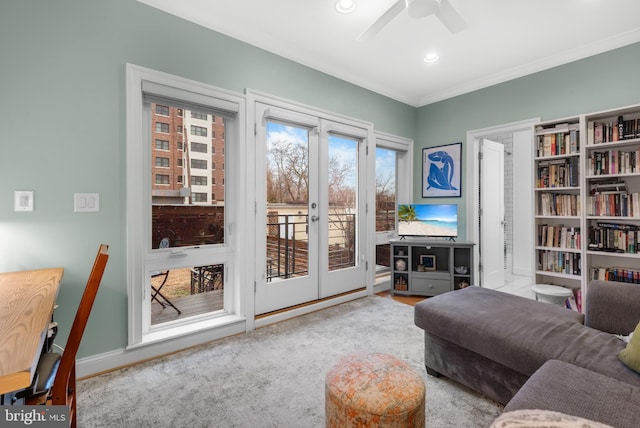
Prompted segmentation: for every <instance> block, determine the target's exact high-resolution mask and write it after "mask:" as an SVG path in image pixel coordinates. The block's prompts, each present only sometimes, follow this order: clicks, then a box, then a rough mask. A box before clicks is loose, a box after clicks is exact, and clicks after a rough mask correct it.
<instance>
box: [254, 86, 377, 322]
mask: <svg viewBox="0 0 640 428" xmlns="http://www.w3.org/2000/svg"><path fill="white" fill-rule="evenodd" d="M246 94H247V133H248V139H249V140H251V136H253V141H250V142H249V146H252V144H253V147H256V145H257V144H258V141H257V136H256V134H257V126H258V123H256V121H255V119H256V104H258V103H262V104H268V105H270V106H273V107H274V108H276V109H283V110H289V111H292V112H298V113H300V114H303V115H313V116H316V117H317V118H318V120H329V121H332V122H335V123H338V124H343V125H344V126H353V127H355V128H361V129H363V130H365V133H366V139H365V144H366V147H365V148H364V149H365V150H366V151H367V154H368V155H367V156H366V162H365V168H366V171H365V174H366V181H367V182H371V179H372V177H374V170H375V155H374V154H373V150H372V149H373V147H375V137H374V130H373V123H371V122H366V121H363V120H360V119H354V118H352V117H347V116H341V115H338V114H335V113H331V112H328V111H326V110H321V109H318V108H316V107H313V106H309V105H305V104H302V103H298V102H294V101H291V100H287V99H284V98H280V97H276V96H273V95H270V94H266V93H262V92H259V91H255V90H251V89H247V90H246ZM319 131H321V130H319ZM249 158H250V162H248V164H251V163H252V164H251V166H250V167H249V169H248V171H247V174H246V179H247V181H249V182H254V183H256V182H257V181H256V180H257V179H258V177H259V176H261V175H260V174H261V172H260V171H259V170H261V166H260V165H258V164H257V163H256V161H257V159H258V156H257V155H256V153H255V150H253V151H251V153H250V156H249V157H248V159H249ZM370 187H371V186H366V189H365V192H364V194H363V195H362V197H363V198H364V201H363V203H364V206H365V211H366V215H365V219H364V225H365V226H364V230H361V231H360V233H361V235H362V236H361V237H359V238H358V240H359V242H360V243H361V253H360V257H361V259H360V263H362V264H364V266H366V267H367V268H366V270H365V272H364V281H363V284H362V287H363V288H362V289H357V290H355V291H351V292H348V293H343V294H339V295H335V296H330V297H327V298H324V299H320V300H316V301H311V302H308V303H306V304H301V305H298V306H294V307H291V308H287V309H286V310H278V311H275V312H271V313H267V314H264V315H261V316H257V315H256V311H255V308H256V290H257V287H258V285H259V284H261V283H262V282H263V281H265V277H264V275H265V272H266V258H265V257H264V256H263V255H262V252H261V251H262V249H263V248H262V246H261V240H260V239H259V237H258V236H257V235H256V234H261V233H262V229H261V226H260V224H259V220H258V217H259V216H258V214H260V213H261V210H262V206H264V204H262V202H263V201H262V200H263V199H264V196H263V195H260V194H259V193H258V191H257V189H252V190H251V191H250V192H248V194H247V197H248V198H251V199H252V200H253V201H252V203H253V204H254V209H253V210H252V213H251V215H252V216H253V222H252V225H251V229H253V233H252V238H251V240H250V244H251V245H250V246H251V247H253V248H254V251H255V252H254V257H255V263H254V269H253V273H254V287H253V291H254V292H253V293H250V296H247V297H248V298H247V300H246V305H247V306H246V307H247V310H248V312H247V313H251V314H252V315H253V316H252V317H250V318H247V327H248V329H255V328H258V327H262V326H265V325H269V324H272V323H275V322H279V321H284V320H287V319H290V318H294V317H296V316H300V315H304V314H307V313H310V312H314V311H317V310H320V309H324V308H328V307H331V306H334V305H337V304H340V303H344V302H348V301H350V300H354V299H358V298H361V297H365V296H367V295H371V294H372V290H373V282H372V280H371V278H372V277H373V276H372V272H373V270H375V269H374V268H373V267H372V260H375V246H374V245H373V242H375V240H374V230H375V216H374V215H373V214H372V213H371V210H370V209H367V208H368V207H372V206H374V205H373V204H374V202H372V201H375V188H374V189H370ZM261 204H262V205H261ZM260 221H262V220H260ZM262 223H264V222H262ZM248 243H249V241H248Z"/></svg>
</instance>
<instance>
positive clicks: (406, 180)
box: [373, 131, 413, 245]
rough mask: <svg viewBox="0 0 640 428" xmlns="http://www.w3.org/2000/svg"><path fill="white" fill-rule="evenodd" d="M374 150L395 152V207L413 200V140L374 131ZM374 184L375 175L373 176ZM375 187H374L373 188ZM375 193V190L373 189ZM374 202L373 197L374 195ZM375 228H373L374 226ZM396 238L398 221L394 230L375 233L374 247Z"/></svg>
mask: <svg viewBox="0 0 640 428" xmlns="http://www.w3.org/2000/svg"><path fill="white" fill-rule="evenodd" d="M375 139H376V148H378V147H381V148H384V149H390V150H395V151H396V153H397V155H396V205H397V204H409V203H411V201H412V198H413V140H411V139H409V138H404V137H398V136H396V135H391V134H386V133H384V132H380V131H376V132H375ZM373 180H374V183H375V175H374V179H373ZM374 187H375V186H374ZM374 193H375V189H374ZM374 200H375V195H374ZM374 227H375V226H374ZM397 237H398V219H396V228H395V230H387V231H381V232H376V239H375V245H384V244H388V243H389V240H390V239H393V238H397Z"/></svg>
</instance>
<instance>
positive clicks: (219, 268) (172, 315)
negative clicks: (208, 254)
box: [150, 264, 224, 325]
mask: <svg viewBox="0 0 640 428" xmlns="http://www.w3.org/2000/svg"><path fill="white" fill-rule="evenodd" d="M150 281H151V325H156V324H161V323H163V322H168V321H173V320H176V319H179V318H183V317H186V316H194V315H200V314H205V313H208V312H213V311H221V310H223V309H224V264H212V265H208V266H194V267H186V268H181V269H171V270H164V271H157V272H151V278H150ZM178 311H180V313H178Z"/></svg>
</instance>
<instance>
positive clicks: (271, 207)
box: [266, 121, 309, 282]
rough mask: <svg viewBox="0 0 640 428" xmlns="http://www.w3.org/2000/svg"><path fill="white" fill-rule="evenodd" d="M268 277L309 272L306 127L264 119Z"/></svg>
mask: <svg viewBox="0 0 640 428" xmlns="http://www.w3.org/2000/svg"><path fill="white" fill-rule="evenodd" d="M266 171H267V175H266V186H267V240H266V243H267V247H266V255H267V281H268V282H273V281H282V280H287V279H290V278H299V277H303V276H307V275H308V274H309V130H308V129H306V128H302V127H296V126H293V125H289V124H282V123H279V122H274V121H268V122H267V169H266Z"/></svg>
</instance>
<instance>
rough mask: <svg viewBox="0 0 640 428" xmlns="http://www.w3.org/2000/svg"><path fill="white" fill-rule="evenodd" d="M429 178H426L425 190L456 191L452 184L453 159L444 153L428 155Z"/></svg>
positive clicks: (438, 152)
mask: <svg viewBox="0 0 640 428" xmlns="http://www.w3.org/2000/svg"><path fill="white" fill-rule="evenodd" d="M428 157H429V160H431V162H432V163H431V164H430V165H429V176H428V177H427V183H428V184H429V185H428V186H427V190H428V189H430V188H432V187H433V188H436V189H442V190H458V189H457V188H456V187H455V186H454V185H453V183H452V180H453V173H454V169H455V166H454V163H453V158H452V157H451V156H450V155H449V153H447V152H445V151H437V152H433V153H431V154H429V155H428Z"/></svg>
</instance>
